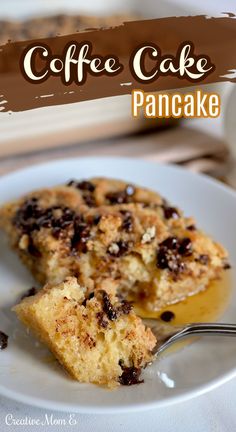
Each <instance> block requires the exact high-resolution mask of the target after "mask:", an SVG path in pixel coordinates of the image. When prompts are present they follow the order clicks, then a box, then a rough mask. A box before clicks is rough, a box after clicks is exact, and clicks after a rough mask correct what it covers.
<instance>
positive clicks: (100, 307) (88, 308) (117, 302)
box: [14, 278, 156, 387]
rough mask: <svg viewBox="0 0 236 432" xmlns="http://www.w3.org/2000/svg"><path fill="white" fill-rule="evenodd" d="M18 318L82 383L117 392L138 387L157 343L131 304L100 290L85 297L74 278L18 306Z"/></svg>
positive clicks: (25, 300) (46, 287)
mask: <svg viewBox="0 0 236 432" xmlns="http://www.w3.org/2000/svg"><path fill="white" fill-rule="evenodd" d="M14 310H15V312H16V313H17V315H18V317H19V319H20V320H21V321H22V322H23V323H24V324H25V325H26V326H27V327H29V328H30V329H32V330H33V332H34V333H35V334H36V335H37V336H38V337H39V338H40V339H41V340H42V341H43V342H44V343H45V344H46V345H47V346H48V348H49V349H50V350H51V351H52V352H53V353H54V354H55V356H56V358H57V359H58V360H59V362H60V363H61V364H62V366H64V367H65V369H66V370H67V371H68V372H69V373H70V374H71V375H72V376H73V377H74V378H75V379H77V380H78V381H80V382H86V383H96V384H102V385H107V386H108V387H115V386H117V385H119V384H124V385H130V384H136V383H138V382H140V380H139V378H140V373H141V369H142V368H143V367H145V366H146V364H147V363H148V362H150V361H151V360H152V354H151V351H152V349H153V348H154V346H155V343H156V338H155V336H154V335H153V333H152V332H151V330H150V329H149V328H145V326H144V324H143V323H142V321H141V319H140V318H138V317H137V316H136V315H135V314H134V312H133V311H132V307H131V305H130V303H128V302H127V301H125V300H121V299H118V298H117V297H116V295H115V294H114V293H113V292H112V290H110V292H107V291H104V290H97V291H96V292H93V293H90V295H89V296H88V297H86V290H85V289H83V288H81V286H80V285H79V284H78V282H77V279H76V278H67V279H66V280H65V281H64V282H62V283H61V284H59V285H56V286H50V285H46V286H45V287H44V288H43V289H42V290H41V291H40V292H39V293H37V294H36V295H34V296H31V297H27V298H25V299H23V300H22V301H21V303H20V304H19V305H17V306H15V307H14Z"/></svg>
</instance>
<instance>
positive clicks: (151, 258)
mask: <svg viewBox="0 0 236 432" xmlns="http://www.w3.org/2000/svg"><path fill="white" fill-rule="evenodd" d="M0 225H1V226H2V228H3V229H4V230H5V231H6V232H7V233H8V235H9V238H10V242H11V244H12V246H13V248H14V249H15V250H16V251H17V252H18V254H19V255H20V257H21V259H22V261H23V262H24V263H25V264H26V265H27V266H28V268H29V269H30V270H31V272H32V273H33V275H34V276H35V277H36V278H37V279H38V280H39V281H40V282H42V283H45V282H51V283H53V284H55V283H59V282H61V281H62V280H64V279H65V277H67V276H76V277H77V278H78V280H79V282H80V283H81V284H82V285H83V286H86V287H87V289H88V291H89V292H90V291H94V290H96V289H97V288H98V287H101V286H103V284H108V285H109V286H110V285H112V286H113V287H114V288H115V289H116V290H117V293H122V295H124V296H126V297H127V298H132V299H133V300H135V301H136V302H138V303H140V304H141V305H142V307H144V308H146V309H149V310H160V309H162V308H163V307H165V306H166V305H168V304H172V303H176V302H178V301H180V300H182V299H184V298H185V297H187V296H189V295H193V294H196V293H197V292H199V291H201V290H204V289H205V288H206V287H207V286H208V284H209V282H210V281H212V280H213V279H215V278H218V277H219V276H221V275H222V273H223V271H224V270H225V269H226V268H227V266H228V264H227V252H226V251H225V249H224V248H223V247H222V246H221V245H219V244H218V243H216V242H215V241H213V240H212V239H211V238H210V237H209V236H207V235H206V234H204V233H203V232H202V231H200V230H199V229H197V228H196V225H195V221H194V219H192V218H186V217H185V216H184V215H183V213H182V212H181V211H180V210H179V209H178V208H176V207H173V206H171V205H170V204H168V202H167V201H166V200H165V199H163V198H162V197H161V196H160V195H159V194H157V193H156V192H153V191H150V190H148V189H145V188H140V187H137V186H134V185H131V184H127V183H125V182H121V181H116V180H111V179H102V178H95V179H91V180H89V181H88V180H85V181H79V182H77V181H70V182H69V183H68V184H67V185H65V186H58V187H54V188H51V189H46V190H39V191H36V192H33V193H31V194H29V195H27V196H26V197H24V198H22V199H20V200H18V201H15V202H13V203H10V204H7V205H5V206H4V207H3V208H2V209H1V210H0Z"/></svg>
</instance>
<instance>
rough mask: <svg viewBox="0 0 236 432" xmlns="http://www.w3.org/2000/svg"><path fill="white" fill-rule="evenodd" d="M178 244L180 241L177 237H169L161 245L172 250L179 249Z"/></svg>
mask: <svg viewBox="0 0 236 432" xmlns="http://www.w3.org/2000/svg"><path fill="white" fill-rule="evenodd" d="M178 245H179V241H178V239H177V237H167V239H166V240H164V241H163V242H162V243H161V244H160V247H164V248H166V249H170V250H177V248H178Z"/></svg>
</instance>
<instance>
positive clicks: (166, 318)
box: [160, 311, 175, 322]
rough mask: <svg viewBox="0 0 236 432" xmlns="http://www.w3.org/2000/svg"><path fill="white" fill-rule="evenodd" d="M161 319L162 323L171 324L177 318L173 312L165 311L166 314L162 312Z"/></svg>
mask: <svg viewBox="0 0 236 432" xmlns="http://www.w3.org/2000/svg"><path fill="white" fill-rule="evenodd" d="M160 318H161V320H162V321H165V322H170V321H172V320H173V319H174V318H175V314H174V312H171V311H165V312H162V314H161V316H160Z"/></svg>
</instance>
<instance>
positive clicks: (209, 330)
mask: <svg viewBox="0 0 236 432" xmlns="http://www.w3.org/2000/svg"><path fill="white" fill-rule="evenodd" d="M194 335H215V336H220V335H221V336H236V324H224V323H194V324H187V325H186V326H185V327H184V328H183V329H181V330H180V331H178V332H177V333H175V334H174V335H172V336H170V337H168V338H167V339H166V341H165V342H164V343H163V344H162V345H161V346H160V347H159V348H158V349H157V351H156V354H159V353H161V352H162V351H164V350H165V349H166V348H168V347H169V346H170V345H172V344H173V343H174V342H177V341H178V340H179V339H182V338H184V337H187V336H194Z"/></svg>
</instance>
